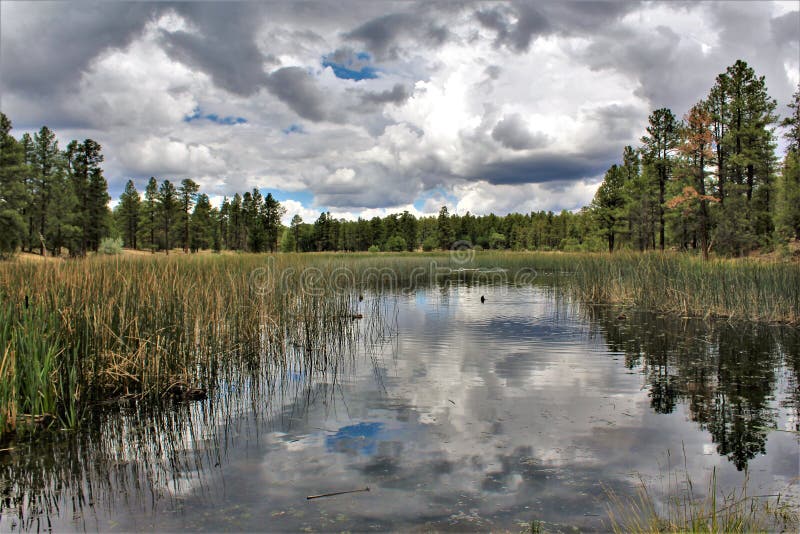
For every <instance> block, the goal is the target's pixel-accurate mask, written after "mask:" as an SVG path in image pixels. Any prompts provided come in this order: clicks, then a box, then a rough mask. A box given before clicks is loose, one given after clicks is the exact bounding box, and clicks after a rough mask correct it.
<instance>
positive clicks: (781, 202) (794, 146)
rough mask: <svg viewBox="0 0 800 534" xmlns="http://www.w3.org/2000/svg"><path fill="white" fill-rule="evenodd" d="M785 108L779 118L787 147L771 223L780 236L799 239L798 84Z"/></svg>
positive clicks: (799, 95) (799, 117) (799, 99)
mask: <svg viewBox="0 0 800 534" xmlns="http://www.w3.org/2000/svg"><path fill="white" fill-rule="evenodd" d="M789 109H791V110H792V113H791V115H790V116H788V117H786V118H784V120H783V121H782V122H781V126H783V127H784V128H786V133H785V137H786V140H787V142H788V147H787V151H786V157H785V158H784V160H783V165H782V168H781V176H780V179H779V181H778V191H777V193H778V195H777V197H778V198H777V201H776V206H775V227H776V230H777V232H778V236H779V237H781V238H783V239H788V238H791V237H792V236H794V238H795V239H800V85H798V88H797V92H795V93H794V95H793V100H792V102H791V103H790V104H789Z"/></svg>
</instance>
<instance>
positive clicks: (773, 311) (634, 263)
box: [570, 253, 800, 324]
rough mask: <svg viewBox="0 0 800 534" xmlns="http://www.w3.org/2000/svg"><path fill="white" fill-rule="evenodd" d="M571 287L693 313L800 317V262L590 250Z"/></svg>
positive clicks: (587, 294) (591, 296) (599, 297)
mask: <svg viewBox="0 0 800 534" xmlns="http://www.w3.org/2000/svg"><path fill="white" fill-rule="evenodd" d="M574 272H575V276H574V279H573V280H572V281H571V282H570V287H571V289H572V290H573V291H574V294H575V295H577V296H578V298H579V299H580V300H581V301H584V302H592V303H618V304H624V305H630V306H634V307H637V308H642V309H646V310H651V311H661V312H667V313H675V314H679V315H681V316H692V317H705V318H713V317H724V318H729V319H732V320H742V321H756V322H775V323H788V324H798V323H800V265H798V264H797V263H785V262H783V263H782V262H766V261H760V260H747V259H742V260H736V261H732V260H712V261H707V262H704V261H702V260H700V259H699V258H696V257H692V256H687V255H684V254H660V253H651V254H615V255H614V256H607V255H595V256H591V255H585V256H582V257H580V258H578V259H577V261H576V267H575V271H574Z"/></svg>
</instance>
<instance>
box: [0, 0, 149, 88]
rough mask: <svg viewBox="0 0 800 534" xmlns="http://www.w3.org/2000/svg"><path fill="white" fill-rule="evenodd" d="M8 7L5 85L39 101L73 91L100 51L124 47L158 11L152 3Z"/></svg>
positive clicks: (2, 55)
mask: <svg viewBox="0 0 800 534" xmlns="http://www.w3.org/2000/svg"><path fill="white" fill-rule="evenodd" d="M4 4H5V5H3V7H2V16H3V19H4V20H3V21H2V35H1V36H0V37H2V47H0V64H2V76H0V86H2V87H4V88H6V89H7V90H11V91H15V92H19V93H23V94H26V95H29V96H40V97H42V96H44V97H47V96H51V95H54V94H58V93H61V92H63V91H65V90H73V89H74V85H75V84H76V83H77V81H78V80H79V79H80V76H81V74H82V73H83V71H84V70H85V69H86V68H87V67H88V65H89V63H90V61H91V60H92V59H93V58H94V57H96V56H97V54H98V53H99V52H101V51H102V50H105V49H107V48H110V47H123V46H125V45H126V44H127V43H128V42H130V41H131V40H132V39H133V38H134V37H135V36H136V35H138V34H139V33H140V32H141V30H142V28H143V27H144V24H145V23H146V22H147V21H148V20H149V19H150V17H151V15H152V13H153V12H154V11H155V9H156V8H155V7H154V6H153V5H152V4H147V3H145V4H136V3H124V4H122V3H106V2H100V3H96V4H91V9H62V7H63V6H64V4H62V3H60V2H59V3H50V2H37V3H34V4H23V3H19V4H14V3H4ZM18 17H19V18H18Z"/></svg>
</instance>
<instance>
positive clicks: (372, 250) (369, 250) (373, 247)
mask: <svg viewBox="0 0 800 534" xmlns="http://www.w3.org/2000/svg"><path fill="white" fill-rule="evenodd" d="M380 251H381V247H379V246H378V245H371V246H370V247H369V248H368V249H367V252H380Z"/></svg>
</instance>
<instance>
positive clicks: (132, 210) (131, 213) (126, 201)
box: [116, 180, 142, 249]
mask: <svg viewBox="0 0 800 534" xmlns="http://www.w3.org/2000/svg"><path fill="white" fill-rule="evenodd" d="M141 203H142V202H141V199H140V198H139V192H138V191H137V190H136V186H135V185H134V183H133V180H128V183H127V184H125V191H124V192H123V193H122V195H120V197H119V205H118V206H117V213H116V215H117V217H118V219H119V229H120V232H121V233H122V237H123V241H124V242H125V245H127V246H129V247H131V248H133V249H136V248H138V247H137V244H138V243H137V236H138V233H139V226H140V223H139V216H140V210H141Z"/></svg>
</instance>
